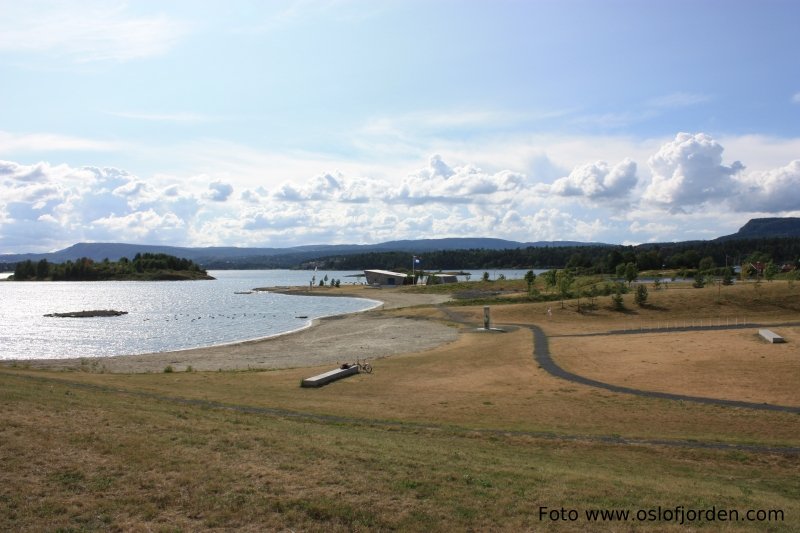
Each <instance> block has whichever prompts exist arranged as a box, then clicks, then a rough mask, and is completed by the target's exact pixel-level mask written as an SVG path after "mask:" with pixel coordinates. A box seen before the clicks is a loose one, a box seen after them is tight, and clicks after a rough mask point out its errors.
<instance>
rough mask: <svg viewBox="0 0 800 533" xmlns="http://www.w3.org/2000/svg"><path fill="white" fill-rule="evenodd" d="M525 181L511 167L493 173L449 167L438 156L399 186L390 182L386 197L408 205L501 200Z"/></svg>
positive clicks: (522, 186) (508, 197) (466, 167)
mask: <svg viewBox="0 0 800 533" xmlns="http://www.w3.org/2000/svg"><path fill="white" fill-rule="evenodd" d="M525 181H526V178H525V176H524V175H523V174H519V173H517V172H512V171H510V170H503V171H500V172H496V173H493V174H491V173H487V172H484V171H483V170H481V169H480V168H477V167H474V166H471V165H464V166H460V167H450V166H449V165H447V164H446V163H445V162H444V161H442V159H441V157H439V156H436V155H435V156H433V157H431V159H430V161H429V164H428V166H427V167H425V168H422V169H420V170H419V171H417V172H416V173H414V174H411V175H409V176H407V177H406V178H405V179H404V180H403V182H402V184H401V185H400V187H399V188H398V187H395V186H392V185H389V186H388V187H387V190H388V191H389V193H388V194H387V195H386V196H385V199H386V200H387V201H391V202H404V203H409V204H423V203H437V202H438V203H445V204H448V203H455V204H458V203H462V204H472V203H478V204H480V203H498V202H502V201H508V200H509V199H510V198H511V197H513V195H515V194H517V193H519V192H520V191H521V190H522V189H523V188H524V185H525Z"/></svg>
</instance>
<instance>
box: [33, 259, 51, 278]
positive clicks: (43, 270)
mask: <svg viewBox="0 0 800 533" xmlns="http://www.w3.org/2000/svg"><path fill="white" fill-rule="evenodd" d="M48 276H50V263H48V262H47V259H42V260H41V261H39V262H38V263H36V279H47V277H48Z"/></svg>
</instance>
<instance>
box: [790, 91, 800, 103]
mask: <svg viewBox="0 0 800 533" xmlns="http://www.w3.org/2000/svg"><path fill="white" fill-rule="evenodd" d="M792 102H793V103H795V104H800V92H798V93H794V95H793V96H792Z"/></svg>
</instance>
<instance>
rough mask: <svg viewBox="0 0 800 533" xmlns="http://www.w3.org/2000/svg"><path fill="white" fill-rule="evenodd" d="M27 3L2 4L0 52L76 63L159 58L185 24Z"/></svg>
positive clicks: (117, 10) (89, 5) (109, 8)
mask: <svg viewBox="0 0 800 533" xmlns="http://www.w3.org/2000/svg"><path fill="white" fill-rule="evenodd" d="M115 4H116V3H108V2H97V1H95V2H77V3H76V2H68V3H63V2H52V1H26V2H3V3H1V4H0V20H3V31H2V32H0V52H32V53H37V54H46V55H48V56H50V57H53V58H56V59H61V58H66V59H69V60H71V61H74V62H77V63H85V62H94V61H107V60H112V61H129V60H132V59H139V58H145V57H151V56H156V55H161V54H163V53H165V52H166V51H168V50H169V49H170V48H171V47H172V46H174V45H175V43H176V42H178V41H179V40H180V39H181V38H182V37H183V36H184V35H185V34H186V33H187V31H188V25H187V24H185V23H183V22H179V21H175V20H172V19H170V18H169V17H167V16H165V15H163V14H158V15H150V16H136V15H132V14H131V13H129V12H128V10H127V6H125V4H116V5H115Z"/></svg>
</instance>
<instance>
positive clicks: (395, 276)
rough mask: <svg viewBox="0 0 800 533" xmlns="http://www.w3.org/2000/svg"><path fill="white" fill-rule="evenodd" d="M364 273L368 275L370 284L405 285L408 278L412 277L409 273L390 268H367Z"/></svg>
mask: <svg viewBox="0 0 800 533" xmlns="http://www.w3.org/2000/svg"><path fill="white" fill-rule="evenodd" d="M364 275H365V276H367V284H368V285H388V286H390V287H392V286H397V285H403V284H405V283H407V282H406V279H408V278H410V276H409V275H408V274H401V273H400V272H391V271H389V270H365V271H364Z"/></svg>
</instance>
